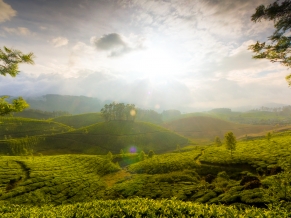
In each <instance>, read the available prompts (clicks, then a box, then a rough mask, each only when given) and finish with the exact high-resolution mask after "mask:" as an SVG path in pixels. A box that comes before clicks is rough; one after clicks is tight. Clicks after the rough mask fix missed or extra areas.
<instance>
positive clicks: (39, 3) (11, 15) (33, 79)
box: [0, 0, 291, 112]
mask: <svg viewBox="0 0 291 218" xmlns="http://www.w3.org/2000/svg"><path fill="white" fill-rule="evenodd" d="M272 2H273V1H269V0H256V1H253V0H195V1H194V0H58V1H55V0H21V1H19V0H0V42H1V43H0V46H1V47H3V46H6V47H9V48H13V49H17V50H21V51H22V52H23V53H29V52H33V53H34V55H35V58H34V61H35V64H34V65H27V64H21V65H20V66H19V67H20V71H21V72H20V74H19V75H18V76H17V77H15V78H12V77H11V76H9V75H8V76H1V77H0V95H12V96H24V97H28V96H42V95H46V94H61V95H76V96H80V95H83V96H88V97H96V98H99V99H101V100H112V101H116V102H127V103H134V104H136V105H137V106H138V107H140V108H145V109H156V110H164V109H179V110H182V111H184V112H191V111H195V110H206V109H211V108H221V107H227V108H247V107H248V108H256V107H259V106H263V105H266V104H270V103H273V104H285V105H290V104H291V103H290V100H291V89H290V87H288V84H287V82H286V81H285V79H284V78H285V76H286V75H288V74H290V69H287V68H286V67H284V66H281V65H280V64H278V63H270V62H269V61H267V60H254V59H252V55H253V53H252V52H251V51H249V50H248V46H249V45H251V44H253V43H255V42H256V41H257V40H259V41H266V39H267V38H268V36H270V35H271V34H272V32H273V31H274V27H273V25H274V24H273V22H270V21H263V22H259V23H253V22H252V21H251V15H252V14H253V13H254V12H255V8H256V7H257V6H259V5H261V4H264V5H267V4H270V3H272Z"/></svg>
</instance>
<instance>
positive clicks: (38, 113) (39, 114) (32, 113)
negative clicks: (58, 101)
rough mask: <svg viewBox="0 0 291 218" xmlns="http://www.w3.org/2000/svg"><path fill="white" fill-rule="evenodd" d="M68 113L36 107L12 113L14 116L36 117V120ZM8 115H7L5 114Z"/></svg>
mask: <svg viewBox="0 0 291 218" xmlns="http://www.w3.org/2000/svg"><path fill="white" fill-rule="evenodd" d="M64 115H69V113H68V112H66V111H53V112H48V111H42V110H37V109H26V110H24V111H21V112H17V113H14V114H13V116H14V117H24V118H30V119H38V120H46V119H50V118H54V117H59V116H64ZM7 117H8V116H7Z"/></svg>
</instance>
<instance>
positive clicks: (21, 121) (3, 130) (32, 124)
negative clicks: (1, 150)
mask: <svg viewBox="0 0 291 218" xmlns="http://www.w3.org/2000/svg"><path fill="white" fill-rule="evenodd" d="M70 130H73V128H71V127H69V126H66V125H64V124H61V123H56V122H53V121H46V120H36V119H28V118H20V117H0V140H3V139H11V138H20V137H27V136H37V135H50V134H55V133H61V132H68V131H70Z"/></svg>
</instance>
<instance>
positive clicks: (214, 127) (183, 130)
mask: <svg viewBox="0 0 291 218" xmlns="http://www.w3.org/2000/svg"><path fill="white" fill-rule="evenodd" d="M163 126H164V127H165V128H167V129H170V130H172V131H174V132H177V133H178V134H181V135H184V136H185V137H189V138H192V139H200V140H205V139H206V140H208V141H213V140H214V138H215V137H216V136H219V137H224V134H225V133H226V132H228V131H232V132H233V133H234V134H235V135H236V136H242V135H243V136H244V135H247V134H254V133H260V132H263V131H269V130H272V129H274V126H271V125H247V124H238V123H232V122H228V121H225V120H221V119H217V118H213V117H207V116H194V117H188V118H182V119H178V120H174V121H171V122H168V123H165V124H164V125H163Z"/></svg>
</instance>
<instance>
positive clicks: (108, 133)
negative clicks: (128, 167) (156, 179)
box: [33, 121, 189, 154]
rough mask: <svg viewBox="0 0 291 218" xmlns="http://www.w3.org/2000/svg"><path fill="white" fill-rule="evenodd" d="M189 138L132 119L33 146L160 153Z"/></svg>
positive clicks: (93, 151) (44, 149)
mask: <svg viewBox="0 0 291 218" xmlns="http://www.w3.org/2000/svg"><path fill="white" fill-rule="evenodd" d="M188 142H189V139H187V138H185V137H183V136H181V135H178V134H176V133H173V132H172V131H170V130H168V129H165V128H163V127H160V126H157V125H154V124H150V123H145V122H128V121H110V122H101V123H97V124H94V125H91V126H87V127H84V128H81V129H77V130H75V131H70V132H67V133H61V134H54V135H50V136H46V137H45V140H42V141H40V142H39V143H38V144H37V146H35V147H34V148H33V149H34V151H35V152H41V153H43V154H69V153H85V154H106V153H107V152H108V151H111V152H112V153H119V152H120V149H123V150H124V151H125V152H126V151H127V152H135V151H137V152H138V151H140V150H144V151H145V152H148V151H149V150H153V151H154V152H156V153H162V152H167V151H170V150H175V149H176V147H177V144H179V145H181V146H183V145H187V144H188Z"/></svg>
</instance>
